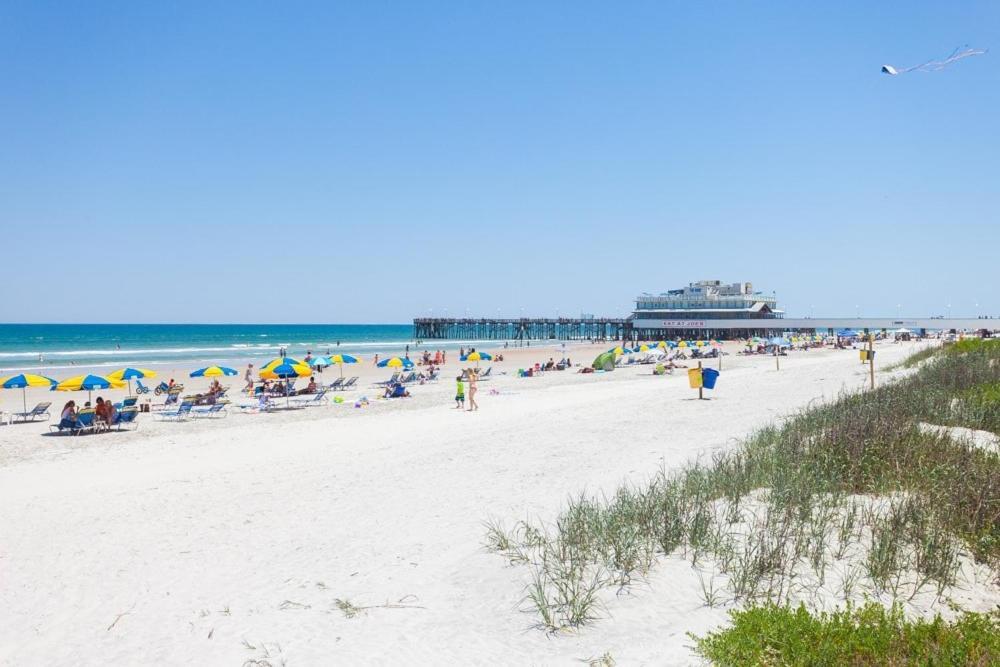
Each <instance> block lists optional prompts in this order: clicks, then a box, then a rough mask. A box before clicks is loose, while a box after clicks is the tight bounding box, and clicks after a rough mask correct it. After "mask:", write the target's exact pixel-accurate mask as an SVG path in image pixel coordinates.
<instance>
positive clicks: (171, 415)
mask: <svg viewBox="0 0 1000 667" xmlns="http://www.w3.org/2000/svg"><path fill="white" fill-rule="evenodd" d="M193 407H194V403H192V402H191V401H184V402H183V403H181V404H180V405H179V406H177V409H176V410H166V411H164V412H157V413H156V414H155V415H153V417H155V418H156V419H157V420H159V421H177V422H182V421H187V418H188V417H190V416H191V408H193Z"/></svg>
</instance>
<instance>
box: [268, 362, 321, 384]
mask: <svg viewBox="0 0 1000 667" xmlns="http://www.w3.org/2000/svg"><path fill="white" fill-rule="evenodd" d="M310 375H312V369H311V368H309V365H308V364H304V363H302V362H301V361H297V360H295V359H292V358H291V357H285V358H284V359H281V358H280V357H279V358H278V359H272V360H271V361H269V362H268V363H267V365H266V366H264V367H263V368H262V369H260V376H261V377H262V378H264V379H265V380H275V379H279V378H280V379H282V380H286V379H288V378H297V377H308V376H310Z"/></svg>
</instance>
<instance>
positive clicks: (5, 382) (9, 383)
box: [0, 373, 56, 412]
mask: <svg viewBox="0 0 1000 667" xmlns="http://www.w3.org/2000/svg"><path fill="white" fill-rule="evenodd" d="M55 384H56V381H55V380H53V379H52V378H50V377H45V376H44V375H32V374H31V373H21V374H20V375H11V376H10V377H5V378H0V387H2V388H4V389H20V390H21V404H22V405H23V406H24V411H25V412H27V411H28V397H27V391H26V389H27V387H51V386H53V385H55Z"/></svg>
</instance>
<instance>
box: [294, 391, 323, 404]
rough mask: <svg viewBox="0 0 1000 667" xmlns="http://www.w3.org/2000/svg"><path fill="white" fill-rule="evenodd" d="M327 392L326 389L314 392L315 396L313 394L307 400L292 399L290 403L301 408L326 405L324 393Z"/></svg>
mask: <svg viewBox="0 0 1000 667" xmlns="http://www.w3.org/2000/svg"><path fill="white" fill-rule="evenodd" d="M327 391H329V390H328V389H321V390H319V391H318V392H316V393H315V394H313V395H312V396H310V397H309V398H293V399H292V403H295V404H296V405H300V406H302V407H307V408H311V407H315V406H317V405H326V403H327V399H326V392H327Z"/></svg>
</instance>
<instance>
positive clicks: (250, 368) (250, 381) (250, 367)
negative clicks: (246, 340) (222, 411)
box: [243, 364, 253, 396]
mask: <svg viewBox="0 0 1000 667" xmlns="http://www.w3.org/2000/svg"><path fill="white" fill-rule="evenodd" d="M243 377H244V378H246V381H247V386H246V387H244V389H245V390H246V392H247V393H248V394H250V395H251V396H252V395H253V364H247V372H246V373H245V374H244V376H243Z"/></svg>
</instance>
